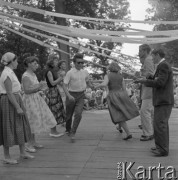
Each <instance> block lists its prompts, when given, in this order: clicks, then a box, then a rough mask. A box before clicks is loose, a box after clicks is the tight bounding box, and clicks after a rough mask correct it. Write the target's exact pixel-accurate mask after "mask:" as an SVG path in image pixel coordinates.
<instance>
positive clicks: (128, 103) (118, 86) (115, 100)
mask: <svg viewBox="0 0 178 180" xmlns="http://www.w3.org/2000/svg"><path fill="white" fill-rule="evenodd" d="M120 70H121V68H120V66H119V65H118V64H117V63H116V62H112V63H111V64H110V65H109V66H108V71H109V72H108V74H107V75H105V77H104V81H103V82H102V83H101V84H99V85H97V86H96V87H95V88H100V87H106V86H108V90H109V93H108V96H107V103H108V109H109V113H110V116H111V119H112V122H113V123H114V124H118V125H119V126H120V127H122V128H123V129H124V130H125V132H126V137H125V138H123V139H124V140H128V139H131V138H132V135H131V134H130V131H129V128H128V126H127V123H126V121H128V120H130V119H133V118H135V117H137V116H138V115H139V112H138V110H137V107H136V106H135V104H134V103H133V102H132V100H131V99H130V98H129V96H128V94H127V92H126V88H125V83H124V80H123V77H122V74H121V73H120ZM119 130H120V132H122V129H120V128H119Z"/></svg>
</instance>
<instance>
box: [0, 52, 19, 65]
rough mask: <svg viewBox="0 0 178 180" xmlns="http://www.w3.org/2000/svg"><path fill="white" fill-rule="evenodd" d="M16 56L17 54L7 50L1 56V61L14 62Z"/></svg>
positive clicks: (6, 63)
mask: <svg viewBox="0 0 178 180" xmlns="http://www.w3.org/2000/svg"><path fill="white" fill-rule="evenodd" d="M15 57H16V55H15V54H14V53H11V52H7V53H5V54H4V55H3V56H2V58H1V63H2V64H3V65H5V66H6V65H8V64H9V63H10V62H12V61H13V60H14V58H15Z"/></svg>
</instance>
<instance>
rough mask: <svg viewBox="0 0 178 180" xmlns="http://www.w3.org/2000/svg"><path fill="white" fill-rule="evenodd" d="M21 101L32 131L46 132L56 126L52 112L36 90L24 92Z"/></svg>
mask: <svg viewBox="0 0 178 180" xmlns="http://www.w3.org/2000/svg"><path fill="white" fill-rule="evenodd" d="M23 102H24V106H25V108H26V112H27V117H28V120H29V123H30V127H31V131H32V133H34V134H38V133H41V132H48V131H49V130H50V129H51V128H53V127H55V126H56V124H57V123H56V120H55V118H54V116H53V114H52V112H51V111H50V109H49V107H48V105H47V104H46V102H45V100H44V99H43V98H42V97H41V95H40V94H39V93H38V92H37V93H33V94H24V96H23Z"/></svg>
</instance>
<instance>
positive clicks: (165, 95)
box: [144, 60, 174, 106]
mask: <svg viewBox="0 0 178 180" xmlns="http://www.w3.org/2000/svg"><path fill="white" fill-rule="evenodd" d="M144 84H145V85H146V86H148V87H153V106H160V105H173V104H174V94H173V73H172V69H171V66H170V64H169V63H168V62H166V61H165V60H164V61H163V62H161V63H160V64H159V65H158V66H157V70H156V72H155V74H154V76H153V79H147V80H146V82H145V83H144Z"/></svg>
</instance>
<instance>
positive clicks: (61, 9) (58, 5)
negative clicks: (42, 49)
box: [54, 0, 70, 70]
mask: <svg viewBox="0 0 178 180" xmlns="http://www.w3.org/2000/svg"><path fill="white" fill-rule="evenodd" d="M54 2H55V10H56V12H57V13H63V14H64V13H65V5H64V2H65V0H54ZM55 20H56V21H57V24H59V25H63V26H66V25H67V23H66V19H64V18H59V17H57V18H56V19H55ZM61 39H62V40H65V41H68V39H65V38H61ZM58 47H59V48H60V49H61V50H63V51H65V52H68V53H69V46H68V45H65V44H62V43H58ZM60 57H61V59H62V60H65V61H66V65H67V70H69V69H70V57H69V55H67V54H64V53H62V52H60Z"/></svg>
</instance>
